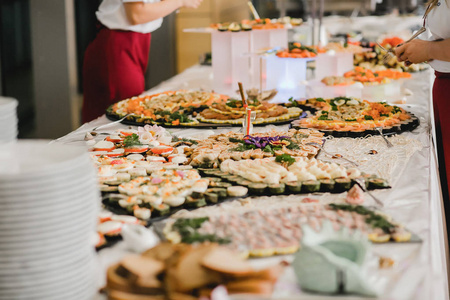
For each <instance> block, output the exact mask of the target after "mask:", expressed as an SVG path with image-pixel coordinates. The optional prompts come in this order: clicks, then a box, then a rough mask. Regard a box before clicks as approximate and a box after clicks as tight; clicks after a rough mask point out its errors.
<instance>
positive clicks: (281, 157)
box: [275, 154, 295, 166]
mask: <svg viewBox="0 0 450 300" xmlns="http://www.w3.org/2000/svg"><path fill="white" fill-rule="evenodd" d="M275 161H276V162H279V163H284V162H286V163H287V164H288V165H289V166H290V165H292V164H293V163H295V158H293V157H292V156H290V155H289V154H281V155H277V157H275Z"/></svg>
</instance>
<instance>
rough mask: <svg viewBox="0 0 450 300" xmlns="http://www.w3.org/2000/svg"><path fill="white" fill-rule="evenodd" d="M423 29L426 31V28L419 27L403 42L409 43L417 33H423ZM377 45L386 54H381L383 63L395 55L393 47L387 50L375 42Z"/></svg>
mask: <svg viewBox="0 0 450 300" xmlns="http://www.w3.org/2000/svg"><path fill="white" fill-rule="evenodd" d="M425 31H427V29H426V28H425V27H421V28H420V29H419V30H417V32H416V33H414V34H413V36H412V37H410V38H409V39H408V40H407V41H405V42H404V43H403V44H406V43H409V42H411V41H412V40H414V39H415V38H416V37H418V36H419V35H421V34H422V33H424V32H425ZM377 45H378V47H380V49H381V50H383V51H385V52H386V54H385V55H384V56H383V59H382V62H383V64H387V63H388V62H389V61H390V60H391V59H392V58H393V57H394V56H395V48H396V47H394V48H391V49H389V50H387V49H386V48H384V47H383V46H381V45H380V44H379V43H377Z"/></svg>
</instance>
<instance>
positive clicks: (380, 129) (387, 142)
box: [375, 127, 394, 148]
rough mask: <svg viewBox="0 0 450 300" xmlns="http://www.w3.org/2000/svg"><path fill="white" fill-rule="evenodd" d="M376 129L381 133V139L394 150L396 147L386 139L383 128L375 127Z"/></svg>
mask: <svg viewBox="0 0 450 300" xmlns="http://www.w3.org/2000/svg"><path fill="white" fill-rule="evenodd" d="M375 129H376V130H377V131H378V132H379V133H380V135H381V137H382V138H383V139H384V141H385V142H386V144H387V146H388V148H392V147H394V145H392V143H391V142H390V141H389V140H388V139H387V138H386V136H385V135H384V133H383V128H381V127H375Z"/></svg>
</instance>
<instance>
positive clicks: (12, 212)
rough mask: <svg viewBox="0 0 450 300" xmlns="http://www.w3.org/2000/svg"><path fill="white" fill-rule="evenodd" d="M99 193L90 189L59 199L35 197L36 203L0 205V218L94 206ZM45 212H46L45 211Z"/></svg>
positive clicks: (22, 216) (98, 199)
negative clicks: (74, 205) (72, 207)
mask: <svg viewBox="0 0 450 300" xmlns="http://www.w3.org/2000/svg"><path fill="white" fill-rule="evenodd" d="M100 199H101V197H100V191H99V190H98V187H90V188H88V189H86V190H80V191H78V192H72V193H68V194H66V195H62V196H59V197H49V198H43V199H40V198H39V197H36V201H35V202H32V201H29V202H19V201H18V202H15V203H7V204H0V217H7V216H17V217H20V218H21V219H25V218H24V217H25V216H26V215H27V214H42V213H45V212H44V211H43V209H45V208H46V209H48V210H59V211H62V210H64V209H66V208H67V207H70V206H72V205H73V203H78V205H84V206H90V205H91V204H92V202H95V203H96V205H98V204H99V203H100ZM45 211H46V210H45Z"/></svg>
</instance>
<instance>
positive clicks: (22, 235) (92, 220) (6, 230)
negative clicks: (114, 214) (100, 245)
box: [0, 208, 98, 243]
mask: <svg viewBox="0 0 450 300" xmlns="http://www.w3.org/2000/svg"><path fill="white" fill-rule="evenodd" d="M97 211H98V209H95V208H94V209H91V210H80V211H78V212H76V213H74V214H73V215H72V216H69V217H66V216H61V219H56V220H50V221H45V222H46V223H44V222H43V223H34V224H30V225H27V224H26V221H24V222H23V223H21V224H7V225H2V226H1V227H0V243H1V242H14V241H20V240H23V239H36V238H37V237H38V236H39V237H40V238H44V237H48V236H51V235H52V234H53V233H54V232H61V231H62V230H66V231H67V230H72V229H73V227H75V228H77V227H78V226H84V225H85V224H94V225H95V224H96V223H97V218H96V212H97ZM64 218H66V219H68V220H66V221H61V220H63V219H64ZM58 221H60V222H61V223H59V224H58Z"/></svg>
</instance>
